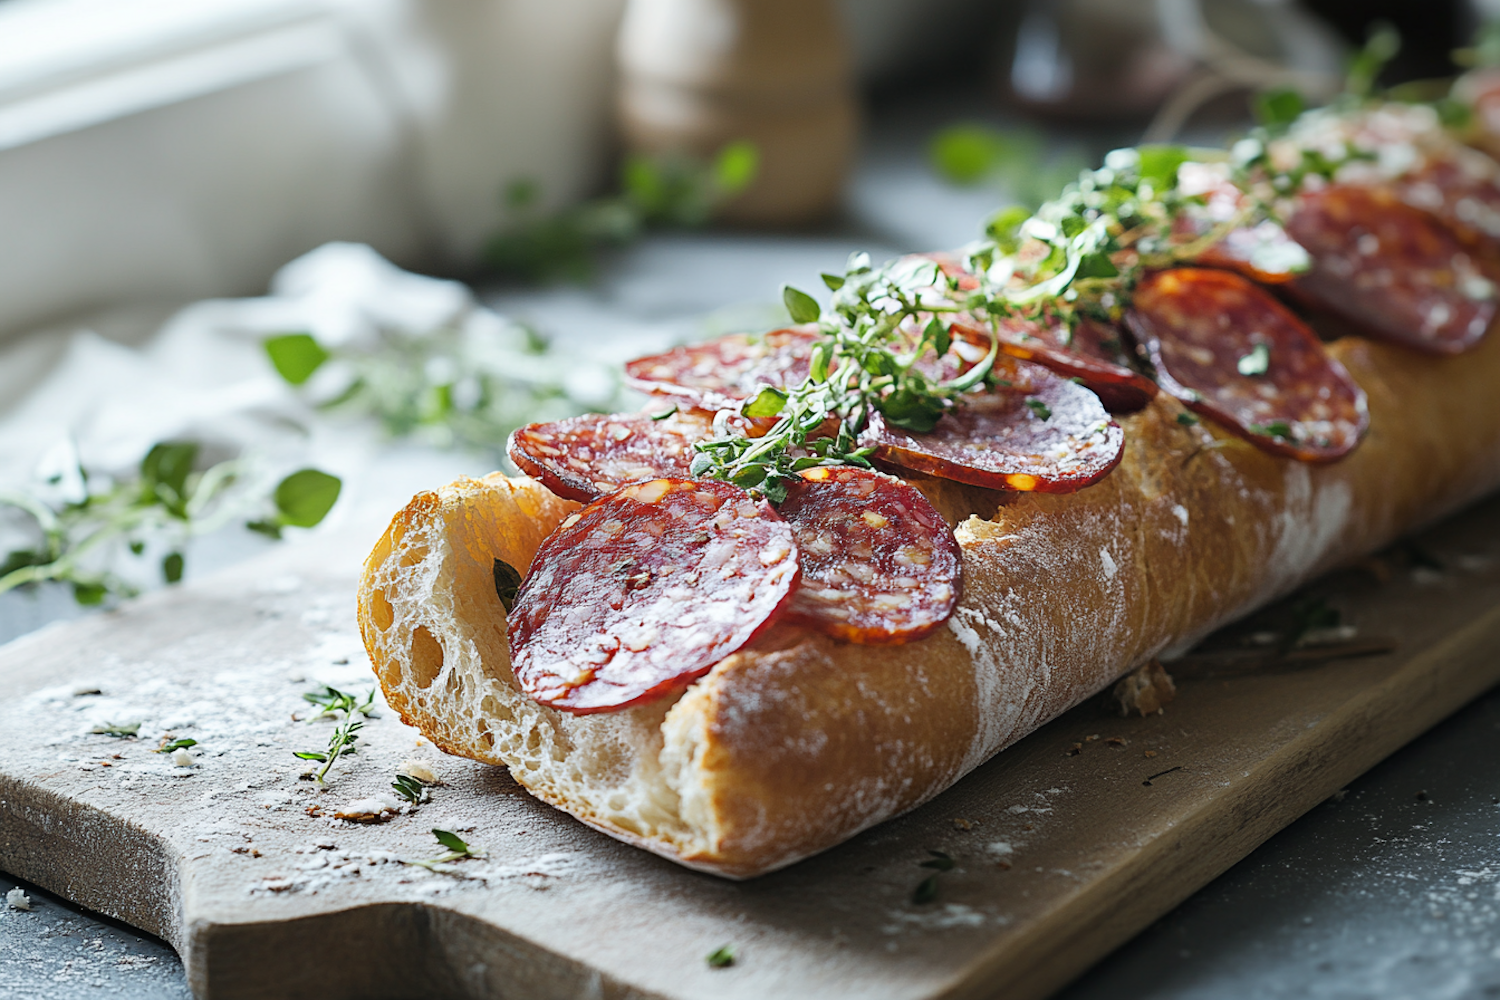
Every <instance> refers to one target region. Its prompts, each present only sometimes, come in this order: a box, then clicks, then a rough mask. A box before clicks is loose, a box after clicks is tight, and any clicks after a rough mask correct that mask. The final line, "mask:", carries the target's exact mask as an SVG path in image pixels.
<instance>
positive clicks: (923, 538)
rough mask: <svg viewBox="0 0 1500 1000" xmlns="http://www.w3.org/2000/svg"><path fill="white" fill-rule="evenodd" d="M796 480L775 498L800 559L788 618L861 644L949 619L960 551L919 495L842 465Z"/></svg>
mask: <svg viewBox="0 0 1500 1000" xmlns="http://www.w3.org/2000/svg"><path fill="white" fill-rule="evenodd" d="M802 478H803V480H804V481H803V482H801V483H795V484H793V485H792V486H791V488H790V489H789V490H788V492H787V498H786V500H785V501H784V502H783V503H782V505H781V516H782V517H784V518H786V519H787V521H788V522H790V524H791V526H792V532H793V533H794V534H795V535H796V538H797V548H798V550H799V551H800V552H801V558H802V586H801V587H799V588H798V589H797V592H796V593H795V594H793V595H792V603H791V605H790V607H789V608H788V609H787V617H788V620H791V621H796V622H798V623H800V624H804V625H808V626H810V627H812V628H816V629H819V630H820V631H823V632H826V633H828V634H829V635H831V636H834V637H835V638H838V639H844V640H847V641H849V642H857V643H866V644H875V643H900V642H907V641H909V640H912V639H919V638H921V637H922V636H924V635H927V634H928V633H929V632H931V631H932V630H933V629H936V628H937V627H938V626H940V625H942V624H943V622H945V621H947V620H948V617H949V616H950V615H951V614H953V608H954V607H955V606H956V605H957V603H958V596H959V595H958V590H959V575H960V570H961V566H962V563H961V555H960V551H959V548H958V543H957V542H956V541H954V538H953V532H952V531H950V530H949V528H948V525H947V524H946V523H945V522H944V521H943V518H942V515H941V514H939V513H938V512H937V510H936V509H935V508H934V507H933V506H932V504H930V503H928V502H927V498H926V497H924V496H922V494H921V493H919V492H918V491H917V490H916V489H914V488H913V487H911V486H908V485H907V484H906V483H903V482H901V481H900V480H899V479H893V478H891V477H890V476H886V475H882V474H881V473H878V472H870V471H868V470H866V469H857V468H853V467H849V466H845V467H842V468H818V469H808V470H807V471H805V472H803V473H802Z"/></svg>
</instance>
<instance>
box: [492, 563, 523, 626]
mask: <svg viewBox="0 0 1500 1000" xmlns="http://www.w3.org/2000/svg"><path fill="white" fill-rule="evenodd" d="M494 577H495V595H496V596H497V597H499V598H500V603H501V604H502V605H504V607H505V613H506V614H510V611H511V609H512V608H514V607H515V606H516V593H517V591H519V590H520V589H521V574H520V573H519V572H517V571H516V568H515V567H514V566H512V565H511V564H510V563H508V562H506V561H505V560H503V559H496V560H495V565H494Z"/></svg>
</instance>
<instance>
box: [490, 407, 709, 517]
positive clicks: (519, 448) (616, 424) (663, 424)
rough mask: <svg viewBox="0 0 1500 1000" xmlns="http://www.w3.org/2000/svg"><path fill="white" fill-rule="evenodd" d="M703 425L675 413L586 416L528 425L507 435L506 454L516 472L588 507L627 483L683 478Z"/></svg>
mask: <svg viewBox="0 0 1500 1000" xmlns="http://www.w3.org/2000/svg"><path fill="white" fill-rule="evenodd" d="M709 432H710V423H709V421H708V420H707V419H706V418H704V417H702V416H701V415H696V414H691V413H678V414H674V415H672V416H670V417H667V418H666V419H664V420H655V419H653V418H652V417H651V416H650V415H649V414H646V413H615V414H609V415H604V414H598V413H586V414H584V415H583V416H581V417H571V418H569V419H567V420H559V421H556V422H555V423H550V424H528V425H527V426H525V427H522V428H521V429H519V430H517V431H516V432H515V433H514V434H512V435H511V436H510V447H509V449H508V450H509V454H510V459H511V461H512V462H515V463H516V465H517V467H519V468H520V469H521V471H522V472H524V473H526V474H527V475H528V476H531V477H532V478H534V479H538V480H540V481H541V483H542V485H543V486H545V487H547V489H549V490H551V491H552V492H553V493H556V494H557V495H558V496H560V497H566V498H567V499H569V500H581V501H583V502H584V503H588V502H589V501H591V500H597V499H598V498H600V497H602V496H607V495H609V494H611V493H613V492H615V491H616V490H618V489H619V488H620V487H621V486H624V485H626V484H627V483H635V482H640V481H641V480H643V479H656V478H659V477H661V476H673V477H677V478H684V479H685V478H687V475H688V467H689V466H690V465H691V464H692V461H693V442H694V441H700V440H702V439H703V438H705V437H707V436H708V435H709Z"/></svg>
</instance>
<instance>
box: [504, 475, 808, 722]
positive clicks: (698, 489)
mask: <svg viewBox="0 0 1500 1000" xmlns="http://www.w3.org/2000/svg"><path fill="white" fill-rule="evenodd" d="M798 576H799V563H798V557H797V544H796V541H795V540H794V538H793V535H792V528H791V526H790V525H789V524H787V523H786V521H784V520H782V519H781V517H780V516H778V515H777V513H776V511H775V510H773V509H772V508H771V506H770V505H769V504H767V503H766V502H765V501H764V500H756V499H753V498H752V497H751V496H750V495H749V494H748V493H746V492H745V491H744V490H741V489H740V488H738V487H736V486H731V485H730V484H728V483H721V482H715V481H691V480H683V479H653V480H650V481H647V482H644V483H636V484H634V485H631V486H627V487H625V488H624V489H622V490H620V491H619V492H617V493H614V494H612V495H610V496H608V497H606V498H605V499H603V500H598V501H596V502H594V503H592V504H590V505H589V506H587V507H585V508H584V509H583V510H581V511H578V512H577V513H575V514H573V515H571V516H569V517H568V519H567V520H565V521H564V522H563V523H562V524H561V525H560V526H559V527H558V529H557V530H556V531H554V532H553V533H552V534H551V535H550V536H549V537H548V538H547V540H546V541H544V542H543V543H542V545H541V548H540V549H538V551H537V555H536V559H535V560H534V561H533V563H532V568H531V573H530V575H529V576H527V577H526V579H525V580H524V581H523V582H522V584H521V588H520V591H519V592H518V593H517V595H516V602H515V605H514V607H513V608H512V610H511V613H510V616H509V622H508V624H507V627H506V634H507V637H508V638H509V640H510V650H511V664H512V666H513V668H514V670H515V675H516V680H517V682H518V683H519V684H520V686H521V689H522V690H523V691H525V692H526V693H527V694H528V695H530V696H531V697H532V698H534V699H536V700H537V701H539V702H541V703H542V704H544V705H550V706H552V707H553V708H559V709H562V710H563V711H567V712H574V713H579V714H583V713H589V712H604V711H610V710H613V709H618V708H624V707H626V706H628V705H633V704H636V703H637V702H642V701H647V700H650V699H652V698H656V697H659V696H661V695H664V694H667V693H668V692H670V691H673V690H676V689H678V688H681V687H683V686H685V685H686V684H687V683H688V682H689V681H691V680H692V679H693V678H695V677H698V676H701V675H702V674H704V673H706V672H707V671H708V669H709V668H710V667H712V666H713V665H714V664H715V663H717V662H718V661H719V660H722V659H723V658H724V657H726V656H728V655H729V654H731V653H733V652H735V651H736V650H738V649H740V648H741V647H742V646H744V645H745V644H746V643H747V642H749V641H750V640H751V639H752V638H754V636H755V635H756V634H757V633H758V632H760V631H761V629H763V628H765V627H766V626H767V625H768V624H769V623H770V622H771V621H772V620H773V619H774V618H775V617H776V615H777V613H778V612H779V611H781V610H782V608H783V606H784V605H785V604H786V603H787V601H788V599H789V598H790V597H791V594H792V591H793V590H794V589H795V587H796V585H797V580H798Z"/></svg>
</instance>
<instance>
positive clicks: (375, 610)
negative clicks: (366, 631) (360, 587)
mask: <svg viewBox="0 0 1500 1000" xmlns="http://www.w3.org/2000/svg"><path fill="white" fill-rule="evenodd" d="M370 614H371V616H372V617H373V618H374V619H375V627H376V628H378V629H380V631H382V632H384V631H385V630H386V629H388V628H390V627H391V625H392V624H393V623H394V622H395V621H396V612H395V611H394V610H392V608H391V602H390V601H389V600H388V599H387V598H386V596H385V591H383V590H381V589H380V588H378V587H377V588H374V589H372V590H371V591H370Z"/></svg>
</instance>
